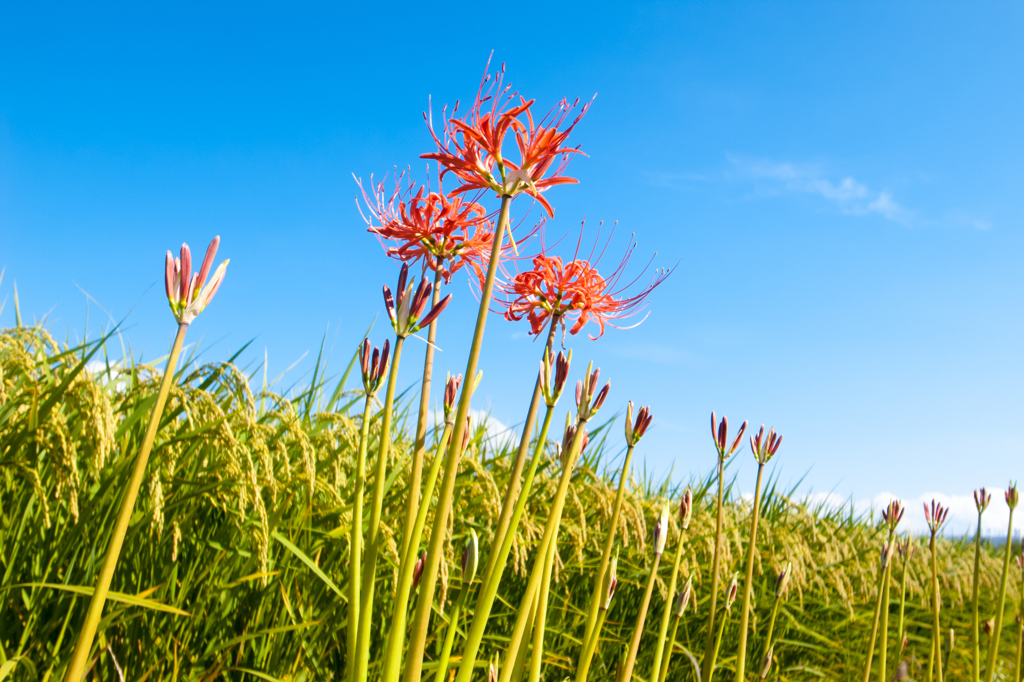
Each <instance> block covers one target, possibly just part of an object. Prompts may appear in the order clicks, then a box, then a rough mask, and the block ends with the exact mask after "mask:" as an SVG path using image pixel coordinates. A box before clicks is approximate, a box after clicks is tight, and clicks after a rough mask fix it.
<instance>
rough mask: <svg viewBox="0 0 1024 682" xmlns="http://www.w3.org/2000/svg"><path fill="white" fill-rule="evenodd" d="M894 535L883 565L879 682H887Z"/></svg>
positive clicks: (891, 535)
mask: <svg viewBox="0 0 1024 682" xmlns="http://www.w3.org/2000/svg"><path fill="white" fill-rule="evenodd" d="M894 537H895V536H894V534H893V533H890V534H889V538H890V539H889V548H890V549H889V560H888V561H887V562H886V563H885V580H884V581H883V583H882V592H883V594H882V624H881V627H880V628H879V630H880V632H881V634H882V642H881V645H880V646H879V651H878V653H879V655H880V656H881V660H880V661H879V662H878V663H879V674H878V679H879V680H880V682H887V680H888V679H889V678H887V677H886V665H887V664H888V658H889V657H888V654H889V649H888V647H889V586H890V584H891V583H892V550H893V544H892V543H893V538H894Z"/></svg>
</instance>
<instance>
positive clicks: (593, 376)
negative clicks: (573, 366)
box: [576, 362, 612, 421]
mask: <svg viewBox="0 0 1024 682" xmlns="http://www.w3.org/2000/svg"><path fill="white" fill-rule="evenodd" d="M591 370H593V371H591ZM600 377H601V368H600V367H598V368H597V369H594V363H593V362H591V363H590V364H589V365H588V366H587V372H586V374H584V376H583V379H582V380H577V381H576V413H577V415H578V416H579V418H580V420H581V421H587V420H589V419H591V418H592V417H593V416H594V415H595V414H597V411H598V410H600V409H601V406H602V405H604V401H605V399H606V398H608V392H609V391H611V390H612V384H611V382H610V381H609V382H608V383H606V384H605V385H604V387H603V388H602V389H601V390H600V391H598V390H597V383H598V379H599V378H600Z"/></svg>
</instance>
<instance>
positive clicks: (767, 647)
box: [761, 595, 782, 678]
mask: <svg viewBox="0 0 1024 682" xmlns="http://www.w3.org/2000/svg"><path fill="white" fill-rule="evenodd" d="M781 603H782V595H776V596H775V603H774V604H773V605H772V617H771V619H770V620H769V621H768V635H767V636H766V637H765V638H764V653H763V654H762V655H761V660H762V662H763V661H764V657H765V656H767V655H768V652H769V651H771V650H772V637H773V636H774V635H775V618H776V617H777V616H778V615H779V604H781ZM763 677H764V676H763V675H762V678H763Z"/></svg>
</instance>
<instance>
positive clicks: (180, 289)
mask: <svg viewBox="0 0 1024 682" xmlns="http://www.w3.org/2000/svg"><path fill="white" fill-rule="evenodd" d="M219 246H220V237H214V238H213V241H212V242H210V246H209V247H207V249H206V257H205V258H203V265H202V267H201V268H200V270H199V272H198V273H195V272H192V252H191V251H190V250H189V248H188V244H182V245H181V255H180V256H179V257H178V258H175V257H174V256H173V255H172V254H171V252H170V251H168V252H167V259H166V262H165V264H164V289H165V291H166V293H167V302H168V303H169V304H170V306H171V312H172V313H173V314H174V319H176V320H177V321H178V324H186V325H187V324H191V322H192V320H194V319H196V317H197V316H198V315H199V313H201V312H203V310H204V309H205V308H206V306H208V305H209V304H210V301H212V300H213V296H214V294H216V293H217V289H219V288H220V285H221V282H223V281H224V274H225V273H226V272H227V269H228V262H229V261H224V262H223V263H221V264H220V265H218V266H217V270H216V271H215V272H214V273H213V276H212V277H210V282H209V284H207V283H206V276H207V275H209V274H210V268H211V267H213V259H214V258H215V257H216V256H217V248H218V247H219Z"/></svg>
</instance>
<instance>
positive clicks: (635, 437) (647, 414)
mask: <svg viewBox="0 0 1024 682" xmlns="http://www.w3.org/2000/svg"><path fill="white" fill-rule="evenodd" d="M652 418H653V417H652V415H651V408H649V407H641V408H640V412H639V413H637V415H636V421H635V422H634V421H633V401H632V400H631V401H629V406H628V407H627V408H626V445H627V446H628V447H635V446H636V444H637V443H639V442H640V439H641V438H643V437H644V434H645V433H647V428H648V427H649V426H650V425H651V419H652Z"/></svg>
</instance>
